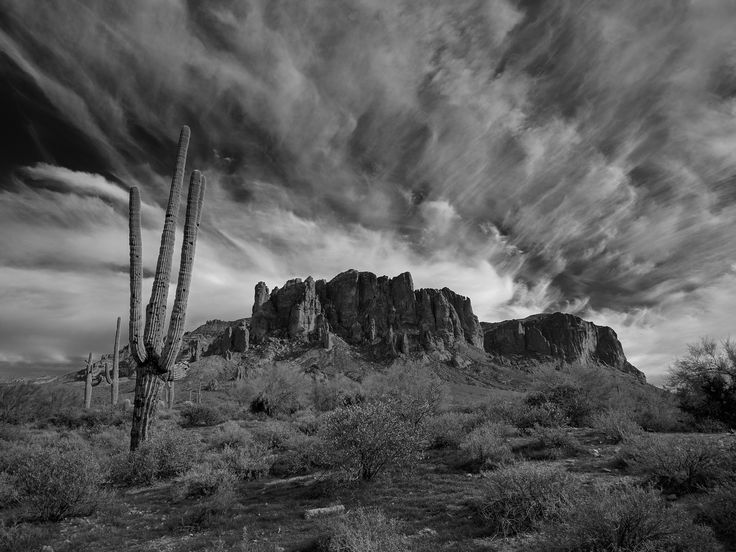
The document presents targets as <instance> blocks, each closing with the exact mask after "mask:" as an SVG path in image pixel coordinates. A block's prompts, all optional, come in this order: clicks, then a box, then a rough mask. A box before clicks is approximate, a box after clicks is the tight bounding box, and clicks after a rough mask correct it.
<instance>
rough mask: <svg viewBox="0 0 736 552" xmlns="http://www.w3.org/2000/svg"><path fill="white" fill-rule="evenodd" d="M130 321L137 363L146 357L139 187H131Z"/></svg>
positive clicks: (129, 331) (130, 339)
mask: <svg viewBox="0 0 736 552" xmlns="http://www.w3.org/2000/svg"><path fill="white" fill-rule="evenodd" d="M129 214H130V218H129V225H128V226H129V229H130V322H129V327H128V333H129V341H130V354H131V355H133V359H134V360H135V362H136V363H137V364H143V363H144V362H145V361H146V359H147V355H146V349H145V347H144V346H143V339H141V314H142V313H141V296H142V286H143V259H142V256H143V254H142V246H141V196H140V193H139V192H138V188H136V187H133V188H131V189H130V204H129Z"/></svg>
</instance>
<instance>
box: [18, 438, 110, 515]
mask: <svg viewBox="0 0 736 552" xmlns="http://www.w3.org/2000/svg"><path fill="white" fill-rule="evenodd" d="M75 445H76V443H69V442H66V441H61V442H60V443H57V444H54V445H49V444H46V445H44V446H38V445H32V446H29V447H27V449H26V451H25V454H24V455H23V457H22V458H20V459H19V461H18V463H17V464H16V465H15V466H13V467H12V468H11V471H10V475H11V477H12V480H13V483H14V485H15V488H16V489H17V491H18V496H19V502H20V504H21V505H22V506H23V507H24V508H25V509H27V510H28V512H29V514H30V515H31V516H32V517H34V518H36V519H39V520H41V521H59V520H62V519H64V518H67V517H70V516H73V515H79V514H87V513H89V512H90V511H91V510H93V509H94V506H95V494H96V492H97V490H98V487H99V484H100V482H101V480H102V472H101V470H100V465H99V463H98V462H97V459H96V458H95V457H94V455H93V454H92V452H91V451H90V450H89V448H87V447H77V446H75Z"/></svg>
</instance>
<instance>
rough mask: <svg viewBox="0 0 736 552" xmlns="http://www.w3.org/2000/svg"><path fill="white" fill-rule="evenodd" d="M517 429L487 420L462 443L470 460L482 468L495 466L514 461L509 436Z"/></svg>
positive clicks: (462, 447)
mask: <svg viewBox="0 0 736 552" xmlns="http://www.w3.org/2000/svg"><path fill="white" fill-rule="evenodd" d="M515 433H516V430H515V429H514V428H513V427H511V426H509V425H507V424H499V423H495V422H486V423H484V424H482V425H480V426H478V427H476V428H475V429H474V430H472V431H471V432H470V433H469V434H468V435H467V436H466V437H465V439H463V441H462V442H461V443H460V450H461V451H463V452H464V453H465V454H466V455H467V457H468V459H469V460H470V462H472V463H474V464H477V465H478V466H480V467H482V468H494V467H498V466H500V465H503V464H508V463H510V462H513V461H514V454H513V453H512V452H511V446H510V445H509V442H508V437H510V436H512V435H514V434H515Z"/></svg>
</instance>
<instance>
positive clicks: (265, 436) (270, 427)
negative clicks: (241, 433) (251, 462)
mask: <svg viewBox="0 0 736 552" xmlns="http://www.w3.org/2000/svg"><path fill="white" fill-rule="evenodd" d="M303 435H304V434H303V433H301V432H300V431H298V430H297V429H296V428H295V427H294V426H293V425H292V424H290V423H288V422H283V421H279V420H268V421H266V422H262V423H259V424H258V426H257V427H255V428H253V438H254V439H255V440H256V441H258V442H259V443H261V444H263V445H265V446H266V447H267V448H270V449H282V448H289V447H290V446H292V443H294V442H295V441H298V440H300V439H302V437H303Z"/></svg>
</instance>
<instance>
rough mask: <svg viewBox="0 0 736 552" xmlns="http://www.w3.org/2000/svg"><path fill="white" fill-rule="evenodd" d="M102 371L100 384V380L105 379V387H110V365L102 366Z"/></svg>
mask: <svg viewBox="0 0 736 552" xmlns="http://www.w3.org/2000/svg"><path fill="white" fill-rule="evenodd" d="M102 366H103V368H102V371H101V372H100V378H99V379H100V382H102V378H103V377H104V378H105V383H107V385H112V376H111V375H110V365H109V364H108V363H107V362H105V363H104V364H103V365H102Z"/></svg>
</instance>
